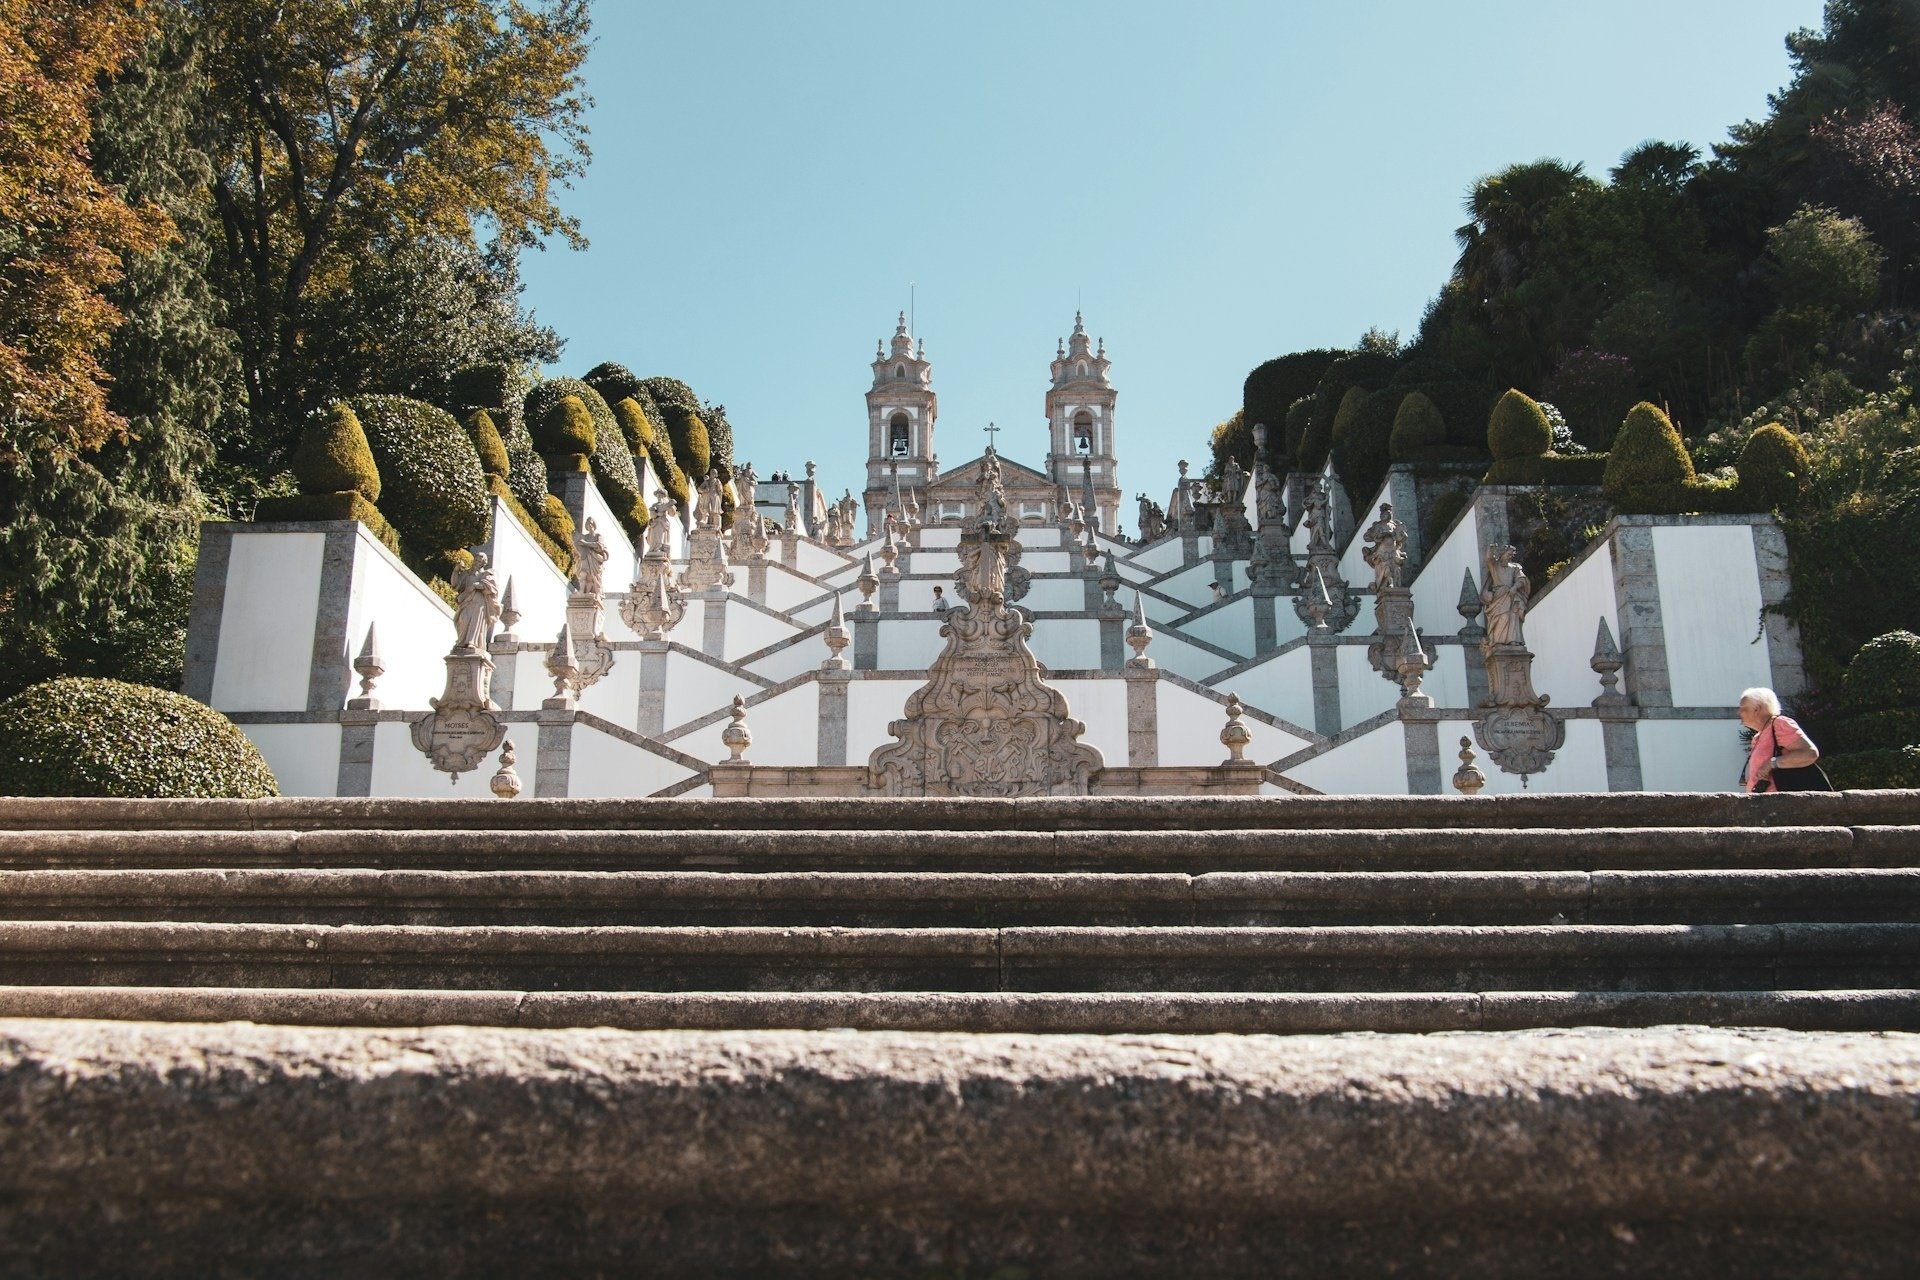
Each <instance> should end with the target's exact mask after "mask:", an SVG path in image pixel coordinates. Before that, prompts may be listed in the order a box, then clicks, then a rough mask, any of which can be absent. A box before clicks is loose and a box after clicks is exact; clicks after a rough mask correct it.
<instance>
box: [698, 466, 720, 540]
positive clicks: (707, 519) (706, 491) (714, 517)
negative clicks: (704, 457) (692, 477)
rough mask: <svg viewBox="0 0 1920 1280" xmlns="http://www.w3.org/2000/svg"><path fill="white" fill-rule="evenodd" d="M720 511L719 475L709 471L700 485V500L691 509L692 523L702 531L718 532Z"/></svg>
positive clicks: (716, 472)
mask: <svg viewBox="0 0 1920 1280" xmlns="http://www.w3.org/2000/svg"><path fill="white" fill-rule="evenodd" d="M722 511H723V504H722V502H721V497H720V473H719V472H718V471H709V472H707V478H706V479H705V480H704V481H702V482H701V484H700V500H699V501H698V502H697V503H696V504H695V506H694V508H693V520H694V523H695V524H696V525H697V526H698V527H700V528H702V529H708V530H718V529H719V528H720V521H721V518H722Z"/></svg>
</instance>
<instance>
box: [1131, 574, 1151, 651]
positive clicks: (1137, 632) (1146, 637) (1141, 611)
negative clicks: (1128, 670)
mask: <svg viewBox="0 0 1920 1280" xmlns="http://www.w3.org/2000/svg"><path fill="white" fill-rule="evenodd" d="M1152 643H1153V629H1152V628H1151V627H1149V626H1147V611H1146V607H1145V606H1144V605H1143V604H1142V603H1141V601H1140V592H1139V590H1138V589H1137V588H1136V589H1135V590H1134V593H1133V622H1132V624H1131V625H1130V626H1128V627H1127V647H1128V648H1129V649H1132V650H1133V657H1131V658H1129V659H1127V665H1128V666H1129V667H1132V668H1133V669H1134V670H1136V671H1146V670H1149V669H1151V668H1152V666H1153V659H1152V658H1149V657H1148V656H1147V646H1148V645H1150V644H1152Z"/></svg>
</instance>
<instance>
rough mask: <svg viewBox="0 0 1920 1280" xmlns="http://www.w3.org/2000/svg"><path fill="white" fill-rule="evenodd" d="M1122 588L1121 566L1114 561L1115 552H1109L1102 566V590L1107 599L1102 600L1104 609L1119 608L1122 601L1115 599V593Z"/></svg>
mask: <svg viewBox="0 0 1920 1280" xmlns="http://www.w3.org/2000/svg"><path fill="white" fill-rule="evenodd" d="M1118 590H1120V567H1119V566H1118V565H1116V564H1115V563H1114V562H1113V552H1111V551H1109V552H1107V559H1106V563H1104V564H1103V565H1101V567H1100V591H1101V594H1103V595H1104V596H1105V597H1106V599H1104V600H1102V601H1101V602H1100V604H1101V607H1102V608H1103V609H1118V608H1119V607H1120V602H1119V601H1118V600H1116V599H1114V593H1115V592H1117V591H1118Z"/></svg>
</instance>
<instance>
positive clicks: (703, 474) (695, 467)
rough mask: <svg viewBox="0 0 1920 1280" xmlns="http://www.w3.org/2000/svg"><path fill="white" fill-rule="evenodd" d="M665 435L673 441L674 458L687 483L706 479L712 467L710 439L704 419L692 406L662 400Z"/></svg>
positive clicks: (702, 481)
mask: <svg viewBox="0 0 1920 1280" xmlns="http://www.w3.org/2000/svg"><path fill="white" fill-rule="evenodd" d="M660 411H661V413H662V414H664V415H665V417H666V420H667V421H666V427H667V437H668V439H670V440H672V441H673V460H674V461H675V462H677V463H679V464H680V470H682V471H684V472H686V475H687V481H688V482H689V483H690V484H694V485H699V484H702V483H704V482H705V480H706V478H707V472H709V471H711V470H713V443H712V441H711V440H709V439H708V438H707V424H706V420H705V419H704V418H702V417H701V416H700V415H699V413H698V412H696V411H695V410H692V409H689V408H687V407H686V406H685V405H680V404H672V403H669V404H665V405H662V406H661V409H660Z"/></svg>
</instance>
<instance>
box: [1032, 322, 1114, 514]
mask: <svg viewBox="0 0 1920 1280" xmlns="http://www.w3.org/2000/svg"><path fill="white" fill-rule="evenodd" d="M1111 368H1112V364H1111V362H1110V361H1109V360H1108V359H1107V344H1106V340H1105V339H1101V341H1100V343H1099V346H1098V348H1097V349H1096V348H1095V347H1094V345H1093V344H1092V343H1090V342H1088V340H1087V326H1086V323H1085V322H1084V320H1083V319H1082V318H1081V315H1080V313H1079V312H1078V311H1076V312H1074V313H1073V336H1072V337H1070V338H1068V339H1066V340H1065V341H1063V342H1061V343H1060V344H1059V346H1058V347H1057V349H1056V350H1055V351H1054V356H1053V365H1052V366H1051V369H1050V374H1051V377H1052V382H1051V384H1050V385H1049V386H1048V388H1047V431H1048V446H1047V478H1048V479H1049V480H1052V481H1053V482H1054V483H1055V484H1057V485H1059V486H1061V487H1062V488H1064V489H1065V490H1066V491H1067V492H1068V493H1069V494H1071V495H1072V496H1073V499H1074V501H1076V502H1078V503H1080V504H1081V505H1082V506H1083V507H1085V508H1086V509H1087V512H1088V516H1089V518H1090V519H1091V520H1092V521H1093V523H1094V524H1095V525H1096V526H1097V527H1098V528H1099V530H1100V532H1101V533H1104V534H1107V535H1108V536H1109V537H1111V536H1113V535H1114V534H1115V533H1116V532H1117V531H1118V530H1119V528H1120V481H1119V476H1118V468H1117V465H1116V463H1115V458H1114V438H1113V405H1114V400H1115V399H1116V395H1115V393H1114V390H1113V383H1112V382H1111V381H1110V380H1109V379H1108V377H1107V373H1108V371H1109V370H1110V369H1111ZM1089 497H1090V498H1091V500H1089Z"/></svg>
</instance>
